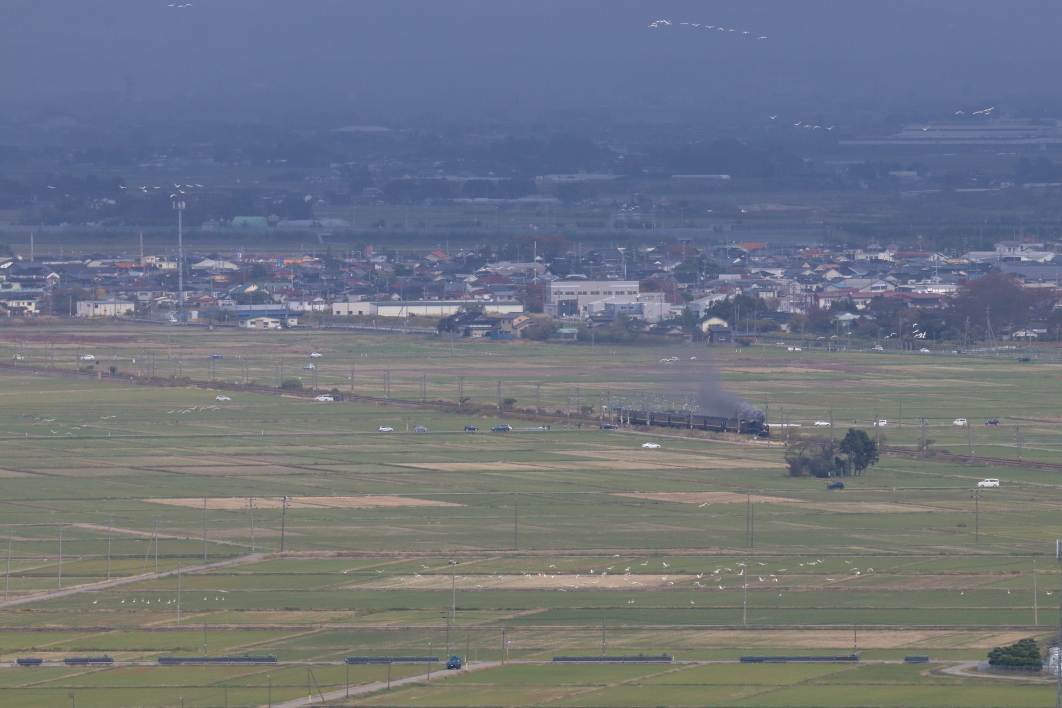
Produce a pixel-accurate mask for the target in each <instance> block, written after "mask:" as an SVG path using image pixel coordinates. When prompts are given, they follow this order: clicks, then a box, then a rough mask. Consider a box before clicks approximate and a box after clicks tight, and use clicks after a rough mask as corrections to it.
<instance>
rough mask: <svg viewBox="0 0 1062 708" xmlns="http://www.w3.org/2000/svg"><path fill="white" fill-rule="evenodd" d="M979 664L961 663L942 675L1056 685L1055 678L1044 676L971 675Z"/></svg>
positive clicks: (974, 662)
mask: <svg viewBox="0 0 1062 708" xmlns="http://www.w3.org/2000/svg"><path fill="white" fill-rule="evenodd" d="M977 664H978V662H976V661H959V662H956V663H955V664H953V665H952V666H948V667H946V668H943V669H941V670H940V673H942V674H951V675H952V676H962V677H963V678H971V677H974V678H996V679H1007V680H1008V681H1033V682H1035V683H1054V682H1055V678H1054V677H1053V676H1048V675H1047V674H1044V675H1043V676H1035V675H1028V674H1027V675H1024V676H1023V675H1021V674H1017V675H1013V674H993V673H988V672H985V673H976V672H974V673H969V671H970V669H976V668H977Z"/></svg>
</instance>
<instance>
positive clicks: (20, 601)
mask: <svg viewBox="0 0 1062 708" xmlns="http://www.w3.org/2000/svg"><path fill="white" fill-rule="evenodd" d="M269 555H270V554H269V553H251V554H249V555H246V556H239V557H237V558H229V559H228V560H223V561H218V562H217V563H207V564H204V565H192V566H188V567H187V568H181V571H180V572H181V573H194V572H198V571H203V570H214V569H217V568H226V567H228V566H231V565H237V564H242V563H254V562H256V561H260V560H262V559H263V558H266V557H267V556H269ZM174 575H177V569H176V568H175V569H173V570H166V571H163V572H161V573H147V574H145V575H131V576H129V577H127V578H118V579H116V580H104V581H103V582H100V583H90V584H88V585H78V586H76V587H72V588H69V589H66V590H53V591H51V592H46V593H41V594H39V595H30V596H29V597H20V598H17V599H15V600H8V601H6V602H0V609H3V608H6V607H15V606H17V605H25V604H27V603H30V602H37V601H40V600H54V599H56V598H60V597H68V596H70V595H77V594H79V593H83V592H88V591H90V590H108V589H110V588H115V587H121V586H122V585H129V584H132V583H139V582H141V581H144V580H157V579H159V578H168V577H170V576H174Z"/></svg>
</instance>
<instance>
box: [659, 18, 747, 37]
mask: <svg viewBox="0 0 1062 708" xmlns="http://www.w3.org/2000/svg"><path fill="white" fill-rule="evenodd" d="M649 26H650V27H653V28H655V29H659V28H661V27H680V26H686V27H691V28H692V27H696V28H698V29H706V30H712V31H714V32H723V33H725V34H730V33H731V32H733V33H734V34H735V35H741V36H744V35H749V37H750V38H751V37H752V33H750V32H748V31H747V30H737V29H727V28H726V27H721V26H719V25H705V24H701V23H700V22H672V21H671V20H657V21H656V22H650V23H649ZM756 39H767V38H766V37H763V36H760V37H756Z"/></svg>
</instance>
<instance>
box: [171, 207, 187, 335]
mask: <svg viewBox="0 0 1062 708" xmlns="http://www.w3.org/2000/svg"><path fill="white" fill-rule="evenodd" d="M173 208H174V209H176V210H177V321H178V322H184V228H183V221H182V218H181V215H182V214H184V208H185V203H184V202H183V201H179V202H174V203H173Z"/></svg>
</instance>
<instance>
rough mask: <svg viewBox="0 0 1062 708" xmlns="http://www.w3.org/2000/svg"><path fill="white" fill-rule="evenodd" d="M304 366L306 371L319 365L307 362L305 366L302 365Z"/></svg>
mask: <svg viewBox="0 0 1062 708" xmlns="http://www.w3.org/2000/svg"><path fill="white" fill-rule="evenodd" d="M302 368H303V369H304V370H306V371H313V370H314V369H316V368H317V366H316V365H314V364H307V365H306V366H304V367H302Z"/></svg>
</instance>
